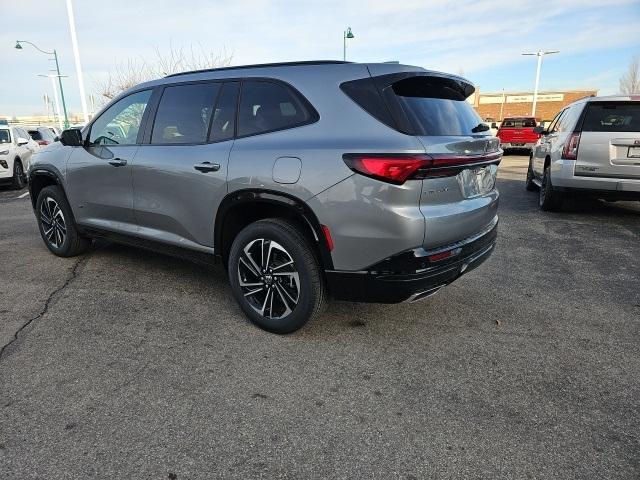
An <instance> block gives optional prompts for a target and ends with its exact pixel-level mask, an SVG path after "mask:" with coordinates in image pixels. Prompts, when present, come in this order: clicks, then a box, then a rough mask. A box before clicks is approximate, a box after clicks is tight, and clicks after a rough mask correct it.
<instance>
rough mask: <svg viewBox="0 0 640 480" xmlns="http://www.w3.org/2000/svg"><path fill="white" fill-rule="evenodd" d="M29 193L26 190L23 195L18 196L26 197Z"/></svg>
mask: <svg viewBox="0 0 640 480" xmlns="http://www.w3.org/2000/svg"><path fill="white" fill-rule="evenodd" d="M27 195H29V192H24V193H23V194H22V195H20V196H19V197H18V198H24V197H26V196H27Z"/></svg>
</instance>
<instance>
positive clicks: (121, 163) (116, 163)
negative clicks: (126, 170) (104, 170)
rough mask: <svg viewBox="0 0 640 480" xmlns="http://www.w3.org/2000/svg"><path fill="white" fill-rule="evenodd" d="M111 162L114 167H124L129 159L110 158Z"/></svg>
mask: <svg viewBox="0 0 640 480" xmlns="http://www.w3.org/2000/svg"><path fill="white" fill-rule="evenodd" d="M109 164H110V165H113V166H114V167H124V166H125V165H126V164H127V161H126V160H125V159H123V158H114V159H113V160H109Z"/></svg>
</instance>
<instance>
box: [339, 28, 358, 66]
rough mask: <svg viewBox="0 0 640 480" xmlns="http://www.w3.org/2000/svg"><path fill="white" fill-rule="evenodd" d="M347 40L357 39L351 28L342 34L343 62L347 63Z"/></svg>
mask: <svg viewBox="0 0 640 480" xmlns="http://www.w3.org/2000/svg"><path fill="white" fill-rule="evenodd" d="M347 38H355V37H354V36H353V32H351V27H347V29H346V30H345V31H344V32H342V60H344V61H345V62H346V61H347Z"/></svg>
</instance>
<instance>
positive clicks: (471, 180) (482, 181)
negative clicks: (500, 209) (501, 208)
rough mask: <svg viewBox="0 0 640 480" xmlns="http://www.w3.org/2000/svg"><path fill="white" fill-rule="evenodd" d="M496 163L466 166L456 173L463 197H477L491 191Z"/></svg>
mask: <svg viewBox="0 0 640 480" xmlns="http://www.w3.org/2000/svg"><path fill="white" fill-rule="evenodd" d="M497 173H498V166H497V165H487V166H485V167H476V168H468V169H466V170H463V171H461V172H460V173H458V174H457V175H456V180H457V181H458V185H459V186H460V191H461V192H462V196H463V197H464V198H473V197H479V196H481V195H486V194H487V193H489V192H491V191H492V190H493V189H494V187H495V185H496V174H497Z"/></svg>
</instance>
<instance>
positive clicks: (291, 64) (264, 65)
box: [165, 60, 353, 78]
mask: <svg viewBox="0 0 640 480" xmlns="http://www.w3.org/2000/svg"><path fill="white" fill-rule="evenodd" d="M342 63H353V62H343V61H342V60H305V61H300V62H280V63H257V64H255V65H238V66H235V67H219V68H205V69H202V70H190V71H188V72H180V73H172V74H171V75H167V76H166V77H165V78H169V77H177V76H180V75H189V74H192V73H205V72H220V71H225V70H240V69H245V68H269V67H297V66H301V65H332V64H342Z"/></svg>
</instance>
